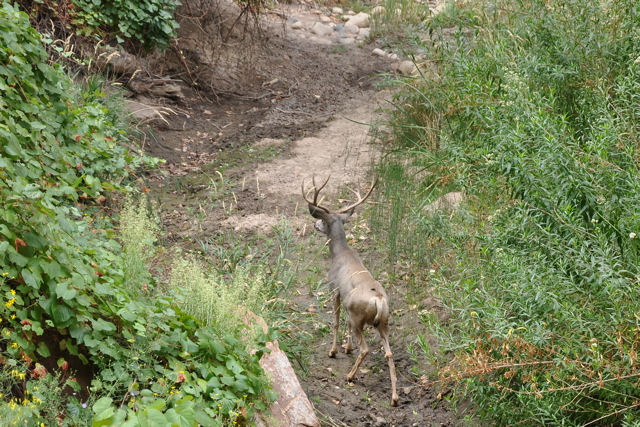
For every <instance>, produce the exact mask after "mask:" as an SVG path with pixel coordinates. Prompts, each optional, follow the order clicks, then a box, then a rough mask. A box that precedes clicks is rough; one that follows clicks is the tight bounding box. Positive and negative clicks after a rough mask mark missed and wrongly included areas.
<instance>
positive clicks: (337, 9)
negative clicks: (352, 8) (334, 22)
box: [331, 7, 344, 15]
mask: <svg viewBox="0 0 640 427" xmlns="http://www.w3.org/2000/svg"><path fill="white" fill-rule="evenodd" d="M331 13H333V14H334V15H342V14H343V13H344V10H342V8H341V7H334V8H331Z"/></svg>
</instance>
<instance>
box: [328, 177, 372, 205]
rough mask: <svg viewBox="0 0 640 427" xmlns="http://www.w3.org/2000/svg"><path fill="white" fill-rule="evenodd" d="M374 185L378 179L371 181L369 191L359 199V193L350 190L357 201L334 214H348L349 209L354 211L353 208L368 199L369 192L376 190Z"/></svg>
mask: <svg viewBox="0 0 640 427" xmlns="http://www.w3.org/2000/svg"><path fill="white" fill-rule="evenodd" d="M325 184H326V182H325ZM376 184H378V179H377V178H374V180H373V181H371V188H370V189H369V191H368V192H367V194H365V196H364V197H360V192H359V191H354V190H351V189H350V190H351V192H352V193H353V194H355V195H356V197H357V198H358V200H357V201H356V202H355V203H352V204H350V205H349V206H347V207H346V208H342V209H340V210H338V211H336V212H335V213H346V212H349V211H350V210H351V209H354V208H356V207H358V206H360V205H361V204H362V203H364V201H365V200H367V199H368V198H369V196H370V195H371V192H372V191H373V189H374V188H376Z"/></svg>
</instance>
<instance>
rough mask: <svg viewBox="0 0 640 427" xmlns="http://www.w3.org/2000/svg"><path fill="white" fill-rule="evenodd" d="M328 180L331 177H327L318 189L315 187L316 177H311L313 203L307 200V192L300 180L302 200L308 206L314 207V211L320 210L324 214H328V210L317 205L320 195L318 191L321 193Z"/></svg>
mask: <svg viewBox="0 0 640 427" xmlns="http://www.w3.org/2000/svg"><path fill="white" fill-rule="evenodd" d="M329 178H331V175H329V176H328V177H327V179H326V180H325V181H324V183H323V184H322V185H321V186H320V187H318V186H317V185H316V176H315V175H313V177H312V178H311V179H312V182H313V188H312V190H313V202H312V201H311V200H309V199H307V191H305V190H304V179H303V180H302V197H303V198H304V200H305V201H306V202H307V203H308V204H310V205H311V206H313V207H315V208H316V209H320V210H323V211H325V212H326V213H330V211H329V209H327V208H325V207H324V206H320V205H319V204H318V195H319V194H320V191H322V189H323V188H324V186H325V185H327V182H329Z"/></svg>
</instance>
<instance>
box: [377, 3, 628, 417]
mask: <svg viewBox="0 0 640 427" xmlns="http://www.w3.org/2000/svg"><path fill="white" fill-rule="evenodd" d="M636 3H637V2H634V1H631V0H628V1H619V2H589V1H585V0H570V1H566V2H560V3H557V2H554V3H549V2H543V1H537V0H531V1H523V2H508V1H499V0H496V1H486V2H481V3H473V4H468V5H467V6H466V7H468V8H471V9H470V11H469V10H468V11H467V12H464V13H460V16H470V15H472V16H474V17H475V19H477V24H478V27H477V28H464V27H463V26H461V27H460V28H459V32H458V33H456V34H453V35H451V36H449V35H446V34H437V32H434V37H436V38H435V39H434V40H433V42H434V43H433V44H432V45H431V46H432V47H434V48H435V49H436V51H435V54H436V57H435V58H434V59H435V60H436V61H437V62H438V63H439V64H440V70H439V75H440V79H439V80H438V81H420V80H421V79H418V80H413V81H411V82H409V83H410V84H411V87H412V88H414V89H417V90H414V89H412V90H411V91H405V92H404V93H403V94H402V95H401V99H399V100H398V102H397V105H401V106H402V107H401V109H399V110H398V112H397V113H396V117H395V119H394V120H395V121H394V122H393V124H394V125H395V138H396V145H395V148H396V153H395V154H396V155H397V157H396V159H397V160H396V161H395V163H394V164H395V165H399V166H394V167H400V168H401V169H402V173H401V174H398V173H395V174H391V173H390V172H388V171H389V168H390V166H389V165H386V166H385V168H386V170H387V172H385V173H387V174H388V175H389V176H402V177H404V178H405V179H407V178H410V177H412V176H413V177H414V184H413V186H414V188H415V191H416V193H417V194H416V195H415V196H414V197H415V198H416V199H418V200H420V198H422V204H424V203H426V201H425V196H424V191H427V190H428V191H432V190H433V189H434V188H436V189H437V190H436V191H435V193H436V194H437V193H440V192H444V191H447V190H448V189H449V188H456V189H458V190H464V191H465V192H466V193H467V194H468V195H470V196H471V202H469V205H468V206H467V208H466V209H467V212H475V213H477V214H478V215H479V216H477V217H475V218H468V217H464V216H459V217H452V218H450V219H449V220H448V221H449V222H450V223H451V222H452V221H453V223H454V224H455V225H456V228H457V229H458V230H460V232H459V233H455V232H451V231H447V228H443V227H439V229H438V230H435V229H433V228H431V229H430V228H429V227H425V224H427V223H428V222H429V221H432V219H431V218H430V216H429V215H427V214H426V213H425V212H424V211H422V210H420V209H415V210H414V211H413V212H412V213H411V214H408V213H407V210H406V209H405V210H401V212H400V215H406V216H404V217H401V218H395V219H393V221H396V222H398V221H400V220H403V221H407V222H408V224H409V233H412V232H413V233H417V232H420V231H424V232H425V234H423V235H422V239H423V240H424V242H427V243H425V244H428V243H432V244H436V243H434V242H435V241H434V240H433V237H438V238H440V239H443V240H444V243H442V241H441V242H440V243H437V244H438V245H441V246H442V245H445V246H447V251H448V252H447V253H446V254H445V255H443V257H446V256H448V257H451V258H452V259H449V260H447V259H443V258H439V259H435V260H434V259H433V258H431V260H430V261H431V262H434V263H436V264H446V265H448V266H449V267H450V268H448V269H442V270H441V271H439V272H438V274H436V275H434V276H433V277H431V279H430V280H432V281H434V285H435V291H436V292H437V293H438V294H439V297H440V299H441V300H442V302H443V303H444V304H445V305H446V306H447V308H448V310H450V311H451V313H452V314H453V317H452V318H451V320H449V321H448V322H446V323H438V322H436V321H435V320H434V318H432V317H431V316H425V319H428V320H429V325H430V326H432V327H433V328H434V330H435V331H436V332H439V333H440V334H441V338H442V339H443V342H444V344H443V345H444V350H447V349H449V350H451V351H452V352H453V360H450V361H448V363H447V366H446V367H445V368H442V370H441V374H442V380H443V381H456V382H458V383H459V384H460V385H461V386H464V387H462V388H461V389H460V390H463V391H465V390H466V392H467V393H466V394H465V395H466V396H467V397H469V398H470V399H472V400H473V401H474V402H476V404H477V409H478V412H479V414H481V415H483V416H485V417H487V418H489V419H491V420H492V421H493V422H497V423H499V424H512V423H524V424H533V423H541V424H567V425H581V424H584V423H598V422H600V423H622V422H628V423H635V422H638V416H637V411H636V410H635V409H636V408H637V403H636V402H637V401H638V398H640V395H639V393H638V390H637V387H636V382H637V377H638V375H639V374H638V373H637V363H638V362H637V352H638V350H639V348H640V341H639V340H638V334H637V331H638V327H639V323H638V322H639V321H638V318H637V313H640V305H639V301H640V299H639V298H638V297H640V295H639V289H640V288H639V286H638V281H639V279H638V278H639V277H640V267H639V264H638V261H639V257H640V244H639V243H638V234H640V232H639V231H638V230H640V214H639V213H638V212H640V191H639V190H640V170H639V168H638V162H637V158H638V147H639V144H638V137H637V135H638V134H639V133H638V132H639V130H640V127H639V124H640V122H639V121H638V105H637V99H638V97H639V96H640V86H639V85H638V81H639V80H640V64H638V62H639V61H638V60H637V58H638V57H640V48H639V46H640V32H639V31H638V28H639V24H640V6H639V5H637V4H636ZM473 23H474V21H465V25H473ZM470 30H471V31H470ZM433 123H437V124H438V125H439V129H435V130H434V129H433V128H432V127H431V124H433ZM427 124H429V126H427ZM434 133H436V134H437V138H436V139H435V140H436V141H437V144H434V143H433V141H434V138H433V134H434ZM407 159H408V160H407ZM407 164H410V165H411V167H412V168H414V169H417V170H420V171H421V172H420V173H417V174H411V173H410V172H409V171H408V170H407ZM424 171H427V173H425V172H424ZM434 186H435V187H434ZM430 189H431V190H430ZM420 191H422V192H423V193H422V195H421V194H419V192H420ZM427 194H429V193H427ZM489 212H490V214H488V213H489ZM449 230H450V228H449ZM465 234H466V237H465V236H464V235H465ZM396 243H397V244H400V242H396ZM423 252H424V250H423ZM405 253H406V254H408V255H411V254H413V253H419V251H418V252H415V251H406V252H405ZM415 262H416V263H422V262H423V261H422V260H420V259H418V258H415ZM420 265H423V266H425V267H426V265H425V264H420ZM453 266H454V267H455V268H451V267H453Z"/></svg>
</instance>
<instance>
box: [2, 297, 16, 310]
mask: <svg viewBox="0 0 640 427" xmlns="http://www.w3.org/2000/svg"><path fill="white" fill-rule="evenodd" d="M15 303H16V299H15V298H11V299H10V300H9V301H7V302H6V303H4V305H5V307H7V308H9V307H11V306H12V305H13V304H15Z"/></svg>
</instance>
